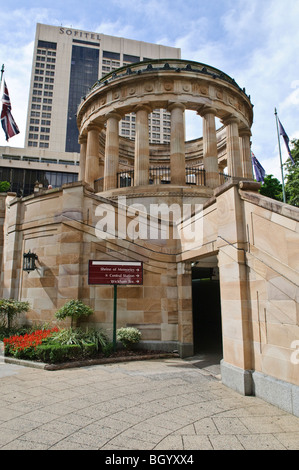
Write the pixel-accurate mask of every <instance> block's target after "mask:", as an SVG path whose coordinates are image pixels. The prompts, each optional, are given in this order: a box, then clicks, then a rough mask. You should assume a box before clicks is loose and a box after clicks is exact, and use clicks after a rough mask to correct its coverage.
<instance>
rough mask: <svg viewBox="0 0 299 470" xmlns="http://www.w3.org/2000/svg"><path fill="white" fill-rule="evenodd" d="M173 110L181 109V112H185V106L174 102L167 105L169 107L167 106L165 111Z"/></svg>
mask: <svg viewBox="0 0 299 470" xmlns="http://www.w3.org/2000/svg"><path fill="white" fill-rule="evenodd" d="M173 109H181V110H182V111H185V110H186V106H185V105H184V104H183V103H180V102H176V101H174V102H171V103H169V105H168V106H167V111H172V110H173Z"/></svg>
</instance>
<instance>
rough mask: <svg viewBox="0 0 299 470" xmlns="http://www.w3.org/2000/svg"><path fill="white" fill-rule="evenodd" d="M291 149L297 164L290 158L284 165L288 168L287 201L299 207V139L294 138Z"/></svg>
mask: <svg viewBox="0 0 299 470" xmlns="http://www.w3.org/2000/svg"><path fill="white" fill-rule="evenodd" d="M292 145H293V148H292V150H291V153H292V157H293V160H294V162H295V164H293V162H292V161H291V159H290V158H289V159H288V160H287V162H286V163H285V165H284V167H285V170H286V183H285V192H286V198H287V202H288V203H289V204H291V205H292V206H296V207H299V139H295V140H292Z"/></svg>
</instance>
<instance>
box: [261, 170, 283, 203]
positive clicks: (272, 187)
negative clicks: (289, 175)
mask: <svg viewBox="0 0 299 470" xmlns="http://www.w3.org/2000/svg"><path fill="white" fill-rule="evenodd" d="M260 194H262V195H263V196H267V197H270V198H272V199H276V201H282V200H283V196H282V184H281V182H280V181H279V180H278V179H277V178H274V176H273V175H267V176H265V179H264V183H263V185H262V187H261V189H260Z"/></svg>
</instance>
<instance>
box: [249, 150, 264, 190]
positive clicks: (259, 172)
mask: <svg viewBox="0 0 299 470" xmlns="http://www.w3.org/2000/svg"><path fill="white" fill-rule="evenodd" d="M251 158H252V164H253V168H254V172H255V177H256V181H257V182H258V183H263V182H264V179H265V176H266V172H265V170H264V168H263V167H262V165H261V164H260V162H259V161H258V159H257V158H256V156H255V155H254V153H252V152H251Z"/></svg>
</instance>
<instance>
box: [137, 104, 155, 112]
mask: <svg viewBox="0 0 299 470" xmlns="http://www.w3.org/2000/svg"><path fill="white" fill-rule="evenodd" d="M132 111H133V112H134V113H137V112H138V111H146V112H147V113H148V114H150V113H151V112H152V111H153V108H152V107H151V106H150V104H149V103H140V104H137V105H136V106H135V107H134V109H133V110H132Z"/></svg>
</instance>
